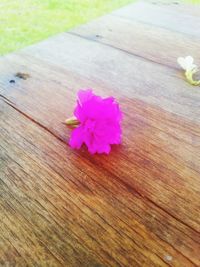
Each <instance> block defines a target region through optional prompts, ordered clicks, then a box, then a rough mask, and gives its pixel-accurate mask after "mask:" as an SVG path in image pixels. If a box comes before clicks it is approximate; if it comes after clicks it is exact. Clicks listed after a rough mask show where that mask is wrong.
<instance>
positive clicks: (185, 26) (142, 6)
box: [113, 1, 200, 38]
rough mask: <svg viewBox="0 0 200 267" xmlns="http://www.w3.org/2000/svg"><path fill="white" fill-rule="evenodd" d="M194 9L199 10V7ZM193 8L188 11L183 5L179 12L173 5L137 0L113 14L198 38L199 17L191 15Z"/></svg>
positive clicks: (199, 34)
mask: <svg viewBox="0 0 200 267" xmlns="http://www.w3.org/2000/svg"><path fill="white" fill-rule="evenodd" d="M196 9H197V10H199V7H197V8H196ZM183 10H184V12H183ZM194 10H195V7H193V8H192V9H190V12H188V11H187V6H185V8H182V12H180V11H178V10H175V8H174V6H173V7H172V6H167V5H165V6H161V5H154V4H153V3H148V2H146V1H138V2H137V3H133V4H132V5H129V6H126V7H124V8H121V9H119V10H117V11H115V12H114V13H113V15H114V16H115V15H116V16H120V17H123V18H128V19H131V20H136V21H140V22H142V23H145V24H148V25H153V26H155V27H158V28H164V29H168V30H170V31H172V32H178V33H182V34H185V35H189V36H192V37H194V38H195V37H198V38H199V37H200V32H199V27H200V18H199V16H193V12H195V11H194ZM198 12H199V11H198Z"/></svg>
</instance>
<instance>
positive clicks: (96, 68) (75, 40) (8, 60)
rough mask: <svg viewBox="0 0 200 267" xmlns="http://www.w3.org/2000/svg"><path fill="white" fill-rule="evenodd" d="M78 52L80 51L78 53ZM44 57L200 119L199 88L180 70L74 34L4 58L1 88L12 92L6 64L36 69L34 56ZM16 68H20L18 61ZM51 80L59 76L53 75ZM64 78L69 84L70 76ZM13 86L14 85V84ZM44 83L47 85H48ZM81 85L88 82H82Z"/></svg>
mask: <svg viewBox="0 0 200 267" xmlns="http://www.w3.org/2000/svg"><path fill="white" fill-rule="evenodd" d="M65 51H68V52H67V53H66V52H65ZM77 51H79V55H78V56H77ZM41 56H42V59H43V61H45V62H46V63H48V64H50V65H51V66H52V65H55V66H58V67H60V68H61V69H63V70H64V71H66V72H67V70H69V71H70V72H73V73H76V74H77V75H78V77H79V76H83V77H85V78H87V79H89V80H93V81H94V82H95V83H93V84H96V83H98V84H102V85H105V87H109V88H113V90H115V91H116V93H117V94H118V95H120V96H124V97H130V98H132V97H135V98H138V99H141V100H144V101H146V102H148V103H151V104H156V105H158V106H160V107H162V108H164V109H165V110H167V111H169V112H173V113H175V114H177V115H181V116H183V117H185V118H187V119H189V120H192V121H194V122H199V117H200V95H199V88H198V87H192V86H191V85H189V84H188V83H187V82H185V81H184V79H183V77H182V73H181V72H180V71H175V70H174V69H171V68H168V67H166V66H161V65H158V64H154V63H152V62H149V61H146V60H145V59H141V58H139V57H136V56H132V55H131V56H130V54H127V53H126V52H122V51H119V50H118V49H113V48H111V47H108V46H103V45H102V44H99V43H95V42H92V41H90V40H86V39H83V38H81V37H78V36H72V35H71V34H64V35H58V36H57V37H54V38H50V39H49V40H47V41H44V42H41V43H40V44H38V45H36V46H31V47H29V48H26V49H24V50H23V51H21V52H19V53H18V54H17V55H10V56H8V57H5V58H4V60H3V59H2V61H1V67H0V68H1V77H2V79H1V81H0V82H1V84H2V86H3V89H2V90H6V91H7V92H9V91H10V90H7V89H6V88H7V86H8V87H10V84H9V83H8V79H9V78H8V77H11V73H9V72H8V69H7V67H6V68H5V66H8V68H11V67H12V66H13V65H14V61H15V62H22V63H21V65H24V66H26V68H24V67H23V66H22V67H21V69H22V70H23V69H28V68H29V69H30V68H32V67H31V66H29V64H27V62H29V61H30V62H32V64H33V66H34V67H35V68H37V65H38V64H40V63H37V61H36V62H35V63H34V59H38V60H40V59H41ZM32 59H33V61H32ZM23 62H24V63H23ZM39 62H40V61H39ZM28 66H29V67H28ZM14 68H15V69H16V70H17V71H19V66H18V64H17V65H16V66H15V67H13V69H14ZM32 69H33V68H32ZM13 74H14V72H13ZM55 75H57V73H56V74H55ZM49 77H50V76H49ZM51 79H54V80H55V79H56V78H55V77H51ZM29 81H30V80H29ZM65 81H66V85H67V75H66V79H65ZM11 86H12V87H13V85H12V84H11ZM14 86H15V85H14ZM41 86H43V87H44V86H45V84H43V85H41ZM77 87H78V86H76V88H77ZM81 87H87V85H86V84H85V83H83V84H81Z"/></svg>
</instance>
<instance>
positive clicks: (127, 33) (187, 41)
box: [70, 15, 200, 75]
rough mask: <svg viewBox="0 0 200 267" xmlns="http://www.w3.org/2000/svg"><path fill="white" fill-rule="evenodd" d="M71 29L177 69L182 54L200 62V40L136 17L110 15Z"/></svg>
mask: <svg viewBox="0 0 200 267" xmlns="http://www.w3.org/2000/svg"><path fill="white" fill-rule="evenodd" d="M194 27H195V26H194ZM70 32H71V33H74V34H78V35H79V36H82V37H84V38H87V39H89V40H92V41H95V42H99V43H102V44H106V45H109V46H112V47H114V48H118V49H120V50H123V51H126V52H128V53H131V54H133V55H136V56H140V57H142V58H145V59H148V60H151V61H153V62H157V63H159V64H162V65H167V66H169V67H173V68H175V69H179V70H180V67H179V66H178V64H177V58H178V57H179V56H186V55H191V56H193V58H194V59H195V62H196V64H197V65H200V59H199V50H200V42H199V40H198V39H195V38H191V37H189V36H186V35H183V34H180V33H175V32H173V31H170V30H167V29H163V28H158V27H155V26H151V25H149V24H144V23H140V22H137V21H134V20H129V19H126V18H121V17H117V16H111V15H107V16H104V17H102V18H99V19H97V20H95V21H93V22H92V23H88V24H85V25H82V26H80V27H78V28H75V29H72V30H71V31H70ZM144 75H145V73H144Z"/></svg>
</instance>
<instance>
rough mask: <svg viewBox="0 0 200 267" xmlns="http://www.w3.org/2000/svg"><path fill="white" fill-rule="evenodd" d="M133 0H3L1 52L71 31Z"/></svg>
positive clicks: (0, 24)
mask: <svg viewBox="0 0 200 267" xmlns="http://www.w3.org/2000/svg"><path fill="white" fill-rule="evenodd" d="M131 2H133V0H0V55H2V54H6V53H9V52H12V51H15V50H18V49H20V48H23V47H25V46H27V45H30V44H33V43H35V42H38V41H40V40H42V39H45V38H47V37H48V36H51V35H54V34H56V33H60V32H63V31H67V30H68V29H70V28H72V27H75V26H77V25H79V24H82V23H85V22H87V21H89V20H92V19H94V18H95V17H98V16H100V15H103V14H105V13H107V12H110V11H112V10H114V9H116V8H119V7H121V6H123V5H126V4H128V3H131Z"/></svg>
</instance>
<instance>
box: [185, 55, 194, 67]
mask: <svg viewBox="0 0 200 267" xmlns="http://www.w3.org/2000/svg"><path fill="white" fill-rule="evenodd" d="M185 62H186V64H187V66H191V65H192V64H193V62H194V59H193V57H191V56H187V57H186V58H185Z"/></svg>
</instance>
